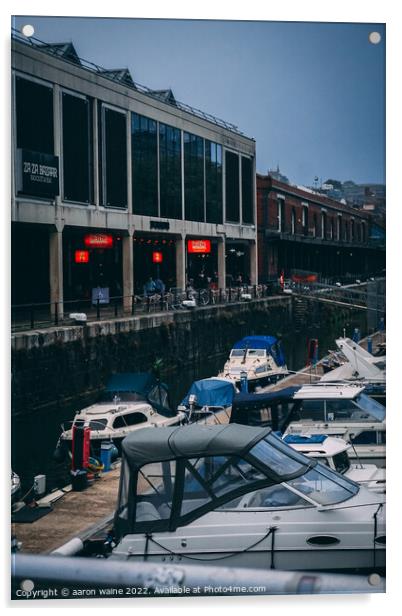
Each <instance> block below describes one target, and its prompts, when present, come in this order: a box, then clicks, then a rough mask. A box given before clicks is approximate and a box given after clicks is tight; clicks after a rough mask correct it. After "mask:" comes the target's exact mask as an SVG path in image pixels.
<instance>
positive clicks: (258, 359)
mask: <svg viewBox="0 0 402 616" xmlns="http://www.w3.org/2000/svg"><path fill="white" fill-rule="evenodd" d="M288 374H289V372H288V369H287V366H286V361H285V356H284V354H283V351H282V347H281V343H280V340H278V338H276V337H275V336H246V337H245V338H242V339H241V340H239V341H238V342H236V343H235V344H234V345H233V348H232V350H231V351H230V355H229V359H228V360H227V362H226V363H225V365H224V368H223V371H222V372H221V373H220V374H219V376H220V377H223V378H225V379H230V380H232V381H234V382H235V383H236V384H237V385H240V383H241V381H242V379H243V378H244V379H247V383H248V388H249V390H252V389H254V388H255V387H256V386H263V385H267V384H269V383H276V382H277V381H279V380H280V379H282V378H284V377H285V376H287V375H288Z"/></svg>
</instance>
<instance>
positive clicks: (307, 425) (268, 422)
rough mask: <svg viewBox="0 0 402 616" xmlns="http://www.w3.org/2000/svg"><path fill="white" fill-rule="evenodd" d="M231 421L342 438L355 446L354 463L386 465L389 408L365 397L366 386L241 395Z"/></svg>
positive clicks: (325, 385)
mask: <svg viewBox="0 0 402 616" xmlns="http://www.w3.org/2000/svg"><path fill="white" fill-rule="evenodd" d="M230 421H231V422H234V423H241V424H245V425H259V426H264V425H265V426H270V427H272V428H273V430H276V431H280V432H282V433H286V434H303V435H308V434H310V435H311V434H326V435H327V436H338V437H340V438H343V439H344V440H345V441H347V442H350V443H351V444H352V445H353V447H352V448H351V450H350V453H349V455H350V458H351V459H352V460H354V461H360V462H361V463H362V464H375V465H376V466H379V467H383V466H385V438H386V432H385V407H384V406H382V405H381V404H380V403H379V402H377V401H376V400H373V399H372V398H371V397H369V396H368V395H366V393H365V387H364V385H358V384H355V385H353V384H349V385H347V384H343V385H341V384H338V383H334V384H330V383H319V384H314V385H301V386H296V387H287V388H286V389H283V390H278V391H275V392H266V393H258V394H255V393H254V394H245V393H240V394H239V395H237V396H236V397H235V399H234V401H233V406H232V412H231V418H230Z"/></svg>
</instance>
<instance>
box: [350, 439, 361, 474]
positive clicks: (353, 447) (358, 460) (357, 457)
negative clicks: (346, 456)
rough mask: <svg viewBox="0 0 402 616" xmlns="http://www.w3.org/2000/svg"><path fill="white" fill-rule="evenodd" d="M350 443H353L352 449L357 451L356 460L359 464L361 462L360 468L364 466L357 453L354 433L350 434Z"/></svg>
mask: <svg viewBox="0 0 402 616" xmlns="http://www.w3.org/2000/svg"><path fill="white" fill-rule="evenodd" d="M349 443H350V444H351V446H352V449H353V451H354V452H355V456H356V460H357V462H358V464H360V468H363V464H362V461H361V460H360V457H359V454H358V453H357V451H356V447H355V445H354V443H353V438H352V435H349Z"/></svg>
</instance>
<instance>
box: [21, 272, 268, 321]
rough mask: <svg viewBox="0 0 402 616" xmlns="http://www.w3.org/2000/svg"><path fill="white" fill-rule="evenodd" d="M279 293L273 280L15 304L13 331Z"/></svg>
mask: <svg viewBox="0 0 402 616" xmlns="http://www.w3.org/2000/svg"><path fill="white" fill-rule="evenodd" d="M279 292H280V287H279V285H278V284H277V283H276V282H271V283H267V284H263V285H243V286H238V287H227V288H225V289H187V290H183V289H178V288H172V289H169V291H167V292H165V293H153V294H152V295H138V294H134V295H130V296H122V295H119V296H114V297H110V298H109V300H108V302H107V303H106V302H104V300H100V299H98V300H96V302H93V301H92V300H91V299H87V300H82V299H76V300H67V301H64V302H63V303H61V302H60V303H58V302H55V303H50V302H46V303H29V304H15V305H12V306H11V330H12V332H18V331H27V330H28V331H29V330H34V329H41V328H48V327H52V326H56V327H57V326H66V325H74V324H84V323H87V322H94V321H105V320H110V319H116V318H121V317H130V316H136V315H144V314H149V313H161V312H170V311H176V310H194V309H199V308H203V307H206V306H215V305H225V304H233V303H236V302H247V301H253V300H258V299H262V298H266V297H270V296H272V295H275V294H278V293H279ZM71 315H74V316H71Z"/></svg>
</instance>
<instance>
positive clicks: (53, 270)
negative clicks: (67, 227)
mask: <svg viewBox="0 0 402 616" xmlns="http://www.w3.org/2000/svg"><path fill="white" fill-rule="evenodd" d="M49 283H50V303H51V313H52V314H53V315H54V314H55V312H56V306H55V304H57V309H58V315H59V317H62V316H63V314H64V305H63V231H62V229H57V230H56V231H52V232H51V233H50V234H49Z"/></svg>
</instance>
